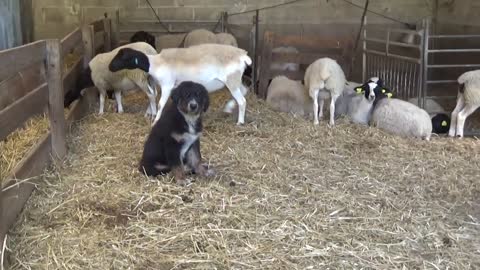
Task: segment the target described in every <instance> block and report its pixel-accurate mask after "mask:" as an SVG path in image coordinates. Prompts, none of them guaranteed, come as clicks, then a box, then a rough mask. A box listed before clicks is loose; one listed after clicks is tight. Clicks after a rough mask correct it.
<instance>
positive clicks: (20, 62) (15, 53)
mask: <svg viewBox="0 0 480 270" xmlns="http://www.w3.org/2000/svg"><path fill="white" fill-rule="evenodd" d="M45 55H46V53H45V41H44V40H40V41H37V42H33V43H30V44H28V45H23V46H19V47H15V48H12V49H8V50H4V51H0V63H1V65H0V81H3V80H4V79H6V78H8V77H10V76H12V75H15V73H18V72H19V71H21V70H23V69H25V68H27V67H28V66H31V65H34V64H37V63H39V62H41V61H43V60H44V59H45Z"/></svg>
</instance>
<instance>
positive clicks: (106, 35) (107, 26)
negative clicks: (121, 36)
mask: <svg viewBox="0 0 480 270" xmlns="http://www.w3.org/2000/svg"><path fill="white" fill-rule="evenodd" d="M111 25H112V21H111V20H110V19H109V18H105V19H103V40H104V42H103V44H104V45H103V48H104V50H105V52H109V51H111V50H112V28H111Z"/></svg>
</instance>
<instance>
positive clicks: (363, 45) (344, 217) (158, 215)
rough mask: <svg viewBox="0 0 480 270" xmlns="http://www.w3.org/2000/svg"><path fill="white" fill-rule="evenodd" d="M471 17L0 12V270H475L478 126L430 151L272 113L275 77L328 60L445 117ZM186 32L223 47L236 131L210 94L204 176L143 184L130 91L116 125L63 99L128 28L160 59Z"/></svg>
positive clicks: (117, 9) (395, 8)
mask: <svg viewBox="0 0 480 270" xmlns="http://www.w3.org/2000/svg"><path fill="white" fill-rule="evenodd" d="M479 13H480V2H478V1H475V0H403V1H384V0H257V1H253V0H196V1H192V0H138V1H131V0H128V1H127V0H118V1H112V0H83V1H81V0H35V1H33V0H19V1H18V0H0V15H1V16H0V252H1V253H0V269H2V270H3V269H476V268H480V259H479V258H480V229H479V228H480V227H479V226H480V181H479V180H478V179H479V177H478V176H479V175H480V159H479V153H480V142H479V140H478V136H479V134H480V111H477V112H475V113H473V114H472V115H471V116H469V117H468V118H467V120H466V124H465V135H466V136H465V138H462V139H459V138H450V137H448V136H447V135H445V134H441V135H437V134H433V135H432V138H431V140H430V141H425V140H420V139H417V138H405V137H400V136H396V135H392V134H390V133H388V132H385V131H383V130H380V129H378V128H375V127H373V126H364V125H357V124H352V123H351V122H350V121H349V120H348V119H347V118H345V117H341V118H339V119H337V120H336V122H335V126H333V127H332V126H330V125H329V124H328V117H325V118H324V119H322V120H321V121H320V124H319V125H313V123H312V119H311V117H302V116H298V115H294V114H292V113H288V112H278V111H276V110H275V109H274V108H272V107H271V106H270V104H268V102H267V101H266V97H267V95H268V84H269V81H270V80H271V79H273V78H275V77H276V76H277V75H285V76H287V77H289V78H291V79H293V80H303V79H304V73H305V70H306V68H307V67H308V66H309V65H310V64H311V63H312V62H314V61H315V60H316V59H318V58H320V57H325V56H327V57H332V58H334V59H335V60H337V61H338V63H339V64H340V65H341V67H342V69H343V71H344V72H345V75H346V79H347V80H348V81H353V82H358V83H360V84H361V83H362V82H365V81H366V80H368V79H369V78H370V77H373V76H378V77H380V78H382V79H384V80H385V83H386V84H387V85H388V86H389V87H390V88H391V89H393V91H394V93H395V95H396V96H397V97H398V98H400V99H403V100H408V99H411V98H416V99H417V100H418V107H420V108H424V109H425V110H427V109H426V108H425V106H426V104H427V103H428V100H435V101H436V102H438V104H440V105H441V106H442V107H443V108H444V109H445V111H446V112H447V114H449V115H450V114H451V112H452V111H453V109H454V108H455V106H456V102H457V93H458V89H459V86H458V82H457V78H458V77H459V76H460V75H461V74H463V73H464V72H466V71H471V70H476V69H480V17H479V16H478V14H479ZM195 29H207V30H209V31H212V32H214V33H221V32H226V33H230V34H232V35H233V36H234V37H235V38H236V41H237V42H238V47H239V48H242V49H244V50H246V51H247V52H248V55H249V56H250V57H251V59H252V60H253V64H252V69H253V72H252V75H251V76H249V77H244V84H245V85H246V86H247V87H248V89H249V91H248V93H247V95H246V100H247V111H246V121H245V124H244V125H241V126H237V125H236V121H237V111H234V112H233V113H230V114H229V113H225V112H224V111H223V106H224V105H225V103H226V102H227V101H228V100H229V99H230V98H231V95H230V93H229V91H228V90H227V89H226V88H225V89H223V90H221V91H218V92H215V93H211V94H210V99H211V107H210V108H209V110H208V111H207V112H206V114H205V116H204V119H203V121H204V131H203V135H202V138H201V142H202V146H201V147H202V156H204V159H205V161H206V162H207V163H208V164H209V165H211V166H212V167H213V168H214V169H215V171H216V174H215V176H214V177H212V178H210V179H207V178H204V177H199V176H189V177H191V178H192V180H193V183H192V184H190V185H188V186H179V185H177V184H176V183H175V180H174V178H173V176H172V175H165V176H159V177H147V176H145V175H143V174H142V173H140V172H139V171H138V162H139V159H140V157H141V155H142V151H143V146H144V142H145V139H146V138H147V136H148V134H149V132H150V130H151V121H150V120H149V119H147V118H145V117H144V113H145V109H146V105H147V102H148V98H147V97H146V95H145V94H144V93H143V92H141V91H130V92H125V93H124V98H123V106H124V109H125V112H124V113H118V112H116V103H115V101H114V100H112V99H107V101H106V108H105V114H103V115H99V114H98V108H99V107H98V106H99V98H98V91H97V89H95V87H91V88H88V89H86V90H85V92H84V95H83V96H82V97H81V98H80V99H78V100H77V101H75V102H74V103H73V104H72V105H71V106H70V107H69V108H64V106H63V105H60V104H63V98H64V94H65V93H66V92H67V91H69V90H71V89H74V88H75V86H76V84H77V79H78V78H79V77H80V74H81V73H82V72H83V71H84V70H85V68H86V67H87V66H88V63H89V62H90V60H91V59H92V58H93V57H95V55H97V54H101V53H107V52H109V51H111V50H113V49H115V48H117V47H118V46H122V45H125V44H128V43H129V42H130V37H131V36H132V35H133V34H135V33H136V32H137V31H146V32H148V33H150V34H152V35H154V36H155V45H156V49H157V51H158V52H161V50H162V49H167V48H178V47H183V45H184V42H185V38H186V35H187V34H188V33H190V32H191V31H193V30H195ZM279 46H293V47H295V48H297V49H298V50H299V53H297V54H289V53H277V52H274V51H272V50H273V49H274V48H276V47H279ZM275 62H278V63H285V62H295V63H298V64H299V67H300V68H299V70H298V71H274V70H272V69H271V68H270V64H271V63H275ZM479 92H480V89H479ZM326 104H328V103H326ZM326 107H327V108H326V110H327V112H326V115H327V116H328V109H329V108H328V106H326ZM433 113H434V112H433Z"/></svg>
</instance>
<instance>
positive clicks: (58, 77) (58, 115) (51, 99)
mask: <svg viewBox="0 0 480 270" xmlns="http://www.w3.org/2000/svg"><path fill="white" fill-rule="evenodd" d="M61 51H62V50H61V46H60V41H59V40H58V39H50V40H47V83H48V114H49V119H50V132H51V134H52V137H51V143H52V155H53V157H54V158H56V159H58V160H61V159H63V158H64V157H65V155H66V154H67V145H66V135H65V134H66V130H65V129H66V128H65V115H64V111H63V76H62V73H63V71H62V70H63V63H62V56H61Z"/></svg>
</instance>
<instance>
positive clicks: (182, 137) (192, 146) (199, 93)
mask: <svg viewBox="0 0 480 270" xmlns="http://www.w3.org/2000/svg"><path fill="white" fill-rule="evenodd" d="M171 101H172V102H169V103H167V105H166V107H165V109H164V113H163V114H162V116H161V118H160V120H158V122H157V123H156V124H155V125H154V126H153V127H152V130H151V132H150V134H149V136H148V138H147V141H146V142H145V145H144V149H143V155H142V159H141V161H140V167H139V170H140V172H142V173H144V174H146V175H148V176H157V175H160V174H166V173H168V172H170V171H172V172H173V173H174V176H175V179H176V181H177V183H178V184H181V185H185V184H188V183H189V181H188V180H187V179H186V177H185V171H184V165H186V166H187V167H188V168H189V169H191V170H192V172H193V173H195V174H199V175H202V176H211V175H212V174H213V171H212V170H208V169H207V168H206V167H205V166H203V165H202V164H201V161H202V156H201V154H200V136H201V134H202V128H203V126H202V115H203V113H204V112H206V111H207V109H208V107H209V104H210V100H209V97H208V92H207V90H206V89H205V87H204V86H202V85H201V84H198V83H194V82H190V81H186V82H182V83H181V84H180V85H178V86H177V87H176V88H175V89H173V91H172V95H171Z"/></svg>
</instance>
